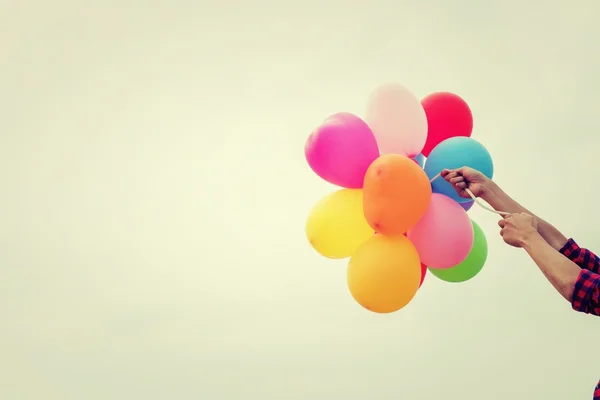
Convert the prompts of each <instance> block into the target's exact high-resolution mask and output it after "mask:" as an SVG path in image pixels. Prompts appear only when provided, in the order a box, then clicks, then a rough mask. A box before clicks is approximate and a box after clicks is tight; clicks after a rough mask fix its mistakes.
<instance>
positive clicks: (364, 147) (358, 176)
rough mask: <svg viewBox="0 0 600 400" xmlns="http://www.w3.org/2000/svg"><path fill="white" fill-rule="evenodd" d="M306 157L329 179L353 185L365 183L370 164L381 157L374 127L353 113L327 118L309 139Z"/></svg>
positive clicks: (341, 183)
mask: <svg viewBox="0 0 600 400" xmlns="http://www.w3.org/2000/svg"><path fill="white" fill-rule="evenodd" d="M304 155H305V156H306V161H308V165H310V167H311V168H312V170H313V171H315V173H316V174H317V175H319V176H320V177H321V178H323V179H325V180H326V181H327V182H330V183H333V184H334V185H338V186H341V187H345V188H349V189H359V188H362V187H363V181H364V179H365V173H366V172H367V168H369V165H371V163H372V162H373V161H375V159H377V158H378V157H379V148H378V146H377V141H376V140H375V136H373V132H372V131H371V128H369V126H368V125H367V123H366V122H364V121H363V120H362V119H360V118H359V117H357V116H356V115H354V114H350V113H338V114H334V115H332V116H330V117H329V118H327V119H326V120H325V121H324V122H323V124H321V126H319V127H318V128H317V129H316V130H315V131H314V132H313V133H312V134H311V135H310V136H309V137H308V140H307V141H306V145H305V146H304Z"/></svg>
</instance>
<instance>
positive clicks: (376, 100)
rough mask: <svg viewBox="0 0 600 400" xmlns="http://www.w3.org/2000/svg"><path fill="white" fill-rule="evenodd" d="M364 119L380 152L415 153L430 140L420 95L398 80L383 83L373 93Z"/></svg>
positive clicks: (408, 154)
mask: <svg viewBox="0 0 600 400" xmlns="http://www.w3.org/2000/svg"><path fill="white" fill-rule="evenodd" d="M365 121H367V123H368V124H369V126H370V127H371V129H372V130H373V134H374V135H375V138H376V139H377V144H378V145H379V151H380V153H381V154H402V155H406V156H409V157H414V156H416V155H417V154H419V153H420V152H421V149H422V148H423V145H424V144H425V141H426V140H427V116H426V115H425V110H423V107H422V106H421V103H420V102H419V99H417V98H416V97H415V96H414V95H413V94H412V93H411V92H409V91H408V89H406V88H405V87H404V86H402V85H399V84H396V83H392V84H387V85H382V86H380V87H378V88H377V89H376V90H375V91H374V92H373V93H372V94H371V97H370V98H369V101H368V103H367V111H366V116H365Z"/></svg>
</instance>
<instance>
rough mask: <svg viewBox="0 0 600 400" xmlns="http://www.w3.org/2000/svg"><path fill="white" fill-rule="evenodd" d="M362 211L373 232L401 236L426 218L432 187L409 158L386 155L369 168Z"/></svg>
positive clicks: (422, 172)
mask: <svg viewBox="0 0 600 400" xmlns="http://www.w3.org/2000/svg"><path fill="white" fill-rule="evenodd" d="M363 195H364V199H363V209H364V213H365V218H366V219H367V222H368V223H369V225H370V226H371V228H373V230H375V231H377V232H379V233H382V234H384V235H400V234H402V233H404V232H406V231H408V230H409V229H410V228H412V227H413V226H414V225H415V224H416V223H417V222H418V221H419V220H420V219H421V217H422V216H423V214H425V211H426V210H427V205H428V204H429V200H430V199H431V184H430V183H429V179H427V175H425V172H424V171H423V170H422V169H421V168H419V166H418V165H417V164H416V163H415V162H414V161H412V160H411V159H410V158H407V157H405V156H401V155H398V154H387V155H383V156H381V157H379V158H378V159H377V160H375V161H374V162H373V164H371V166H370V167H369V169H368V170H367V174H366V175H365V183H364V187H363Z"/></svg>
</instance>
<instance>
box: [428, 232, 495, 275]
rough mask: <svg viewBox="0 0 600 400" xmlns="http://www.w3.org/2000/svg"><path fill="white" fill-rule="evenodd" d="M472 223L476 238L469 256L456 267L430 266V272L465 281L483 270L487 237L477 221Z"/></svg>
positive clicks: (486, 252) (486, 251)
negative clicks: (436, 267)
mask: <svg viewBox="0 0 600 400" xmlns="http://www.w3.org/2000/svg"><path fill="white" fill-rule="evenodd" d="M471 224H472V225H473V233H474V240H473V248H471V252H469V255H468V256H467V258H465V259H464V260H463V262H461V263H460V264H458V265H457V266H455V267H452V268H448V269H434V268H428V269H429V272H431V273H432V274H433V275H435V276H436V277H438V278H439V279H441V280H443V281H446V282H465V281H468V280H469V279H471V278H473V277H474V276H475V275H477V274H478V273H479V272H480V271H481V269H482V268H483V265H484V264H485V260H486V259H487V254H488V244H487V239H486V238H485V234H484V233H483V231H482V230H481V228H480V227H479V225H477V223H475V221H473V220H471Z"/></svg>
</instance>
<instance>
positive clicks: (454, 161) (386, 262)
mask: <svg viewBox="0 0 600 400" xmlns="http://www.w3.org/2000/svg"><path fill="white" fill-rule="evenodd" d="M472 130H473V117H472V113H471V110H470V108H469V106H468V105H467V103H466V102H465V101H464V100H463V99H462V98H461V97H459V96H457V95H456V94H453V93H449V92H437V93H433V94H431V95H429V96H427V97H425V98H424V99H423V100H421V101H419V99H417V98H416V97H415V96H414V95H413V94H412V93H411V92H410V91H408V90H407V89H406V88H405V87H404V86H402V85H399V84H386V85H382V86H380V87H379V88H377V89H376V90H375V91H374V92H373V93H372V95H371V96H370V98H369V100H368V103H367V109H366V114H365V118H364V120H363V119H361V118H359V117H358V116H356V115H354V114H350V113H337V114H334V115H331V116H330V117H329V118H327V119H326V120H325V121H324V122H323V123H322V124H321V125H320V126H319V127H318V128H317V129H316V130H315V131H314V132H313V133H312V134H311V135H310V136H309V138H308V140H307V142H306V146H305V149H304V151H305V156H306V160H307V161H308V164H309V165H310V167H311V168H312V170H313V171H314V172H315V173H316V174H317V175H319V176H320V177H321V178H323V179H324V180H326V181H328V182H330V183H332V184H334V185H336V186H339V187H341V188H340V189H338V190H337V191H335V192H333V193H331V194H329V195H328V196H326V197H325V198H323V199H322V200H321V201H319V202H318V203H317V204H316V205H315V206H314V207H313V209H312V211H311V212H310V215H309V217H308V221H307V224H306V235H307V238H308V241H309V242H310V244H311V246H312V247H313V248H314V249H315V250H316V251H317V252H319V253H320V254H321V255H323V256H325V257H328V258H332V259H340V258H347V257H350V261H349V264H348V270H347V283H348V288H349V290H350V293H351V294H352V296H353V297H354V299H355V300H356V301H357V302H358V303H359V304H360V305H361V306H363V307H364V308H366V309H368V310H370V311H373V312H377V313H390V312H395V311H397V310H399V309H401V308H402V307H404V306H406V305H407V304H408V303H409V302H410V301H411V300H412V299H413V297H414V296H415V294H416V293H417V290H418V289H419V288H420V287H421V285H422V283H423V279H424V278H425V274H426V272H427V270H429V271H430V272H431V273H432V274H433V275H435V276H436V277H438V278H439V279H442V280H444V281H448V282H464V281H467V280H469V279H471V278H473V277H474V276H475V275H477V274H478V273H479V272H480V271H481V269H482V267H483V265H484V263H485V261H486V258H487V240H486V237H485V235H484V233H483V231H482V230H481V228H480V227H479V226H478V225H477V224H476V223H475V222H474V221H472V220H471V219H470V218H469V216H468V215H467V211H468V210H469V208H470V207H471V206H472V205H473V201H472V200H471V199H470V198H462V197H460V196H459V195H458V194H457V193H456V191H455V190H454V188H453V187H452V185H450V184H449V183H448V182H446V181H445V180H444V179H435V178H436V177H437V176H438V174H439V173H440V172H441V171H442V170H443V169H455V168H460V167H464V166H467V167H471V168H475V169H477V170H479V171H481V172H483V173H484V174H485V175H486V176H488V177H489V178H492V175H493V170H494V169H493V164H492V159H491V157H490V154H489V153H488V151H487V150H486V149H485V147H484V146H482V145H481V144H480V143H479V142H477V141H476V140H474V139H472V138H471V133H472Z"/></svg>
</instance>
